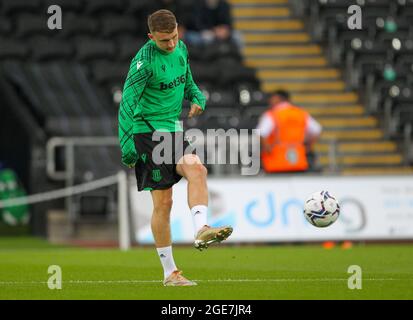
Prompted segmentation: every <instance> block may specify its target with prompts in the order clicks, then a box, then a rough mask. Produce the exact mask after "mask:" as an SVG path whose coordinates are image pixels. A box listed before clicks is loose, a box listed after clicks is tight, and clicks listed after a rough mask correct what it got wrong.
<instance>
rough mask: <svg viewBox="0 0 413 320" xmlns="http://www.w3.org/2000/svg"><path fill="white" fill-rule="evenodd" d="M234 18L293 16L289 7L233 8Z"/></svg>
mask: <svg viewBox="0 0 413 320" xmlns="http://www.w3.org/2000/svg"><path fill="white" fill-rule="evenodd" d="M231 11H232V16H233V17H234V19H235V20H237V19H239V18H260V19H263V18H267V19H268V18H270V19H274V18H280V17H281V18H285V17H289V16H290V15H291V12H290V9H289V8H288V7H275V8H274V7H273V8H266V7H261V8H260V7H232V10H231Z"/></svg>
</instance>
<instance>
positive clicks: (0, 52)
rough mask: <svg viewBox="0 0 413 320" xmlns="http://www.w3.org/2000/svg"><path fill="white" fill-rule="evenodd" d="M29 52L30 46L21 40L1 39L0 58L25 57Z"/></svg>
mask: <svg viewBox="0 0 413 320" xmlns="http://www.w3.org/2000/svg"><path fill="white" fill-rule="evenodd" d="M28 54H29V48H28V46H27V45H26V44H24V43H22V42H21V41H16V40H6V39H0V60H7V59H13V60H14V59H25V58H27V56H28Z"/></svg>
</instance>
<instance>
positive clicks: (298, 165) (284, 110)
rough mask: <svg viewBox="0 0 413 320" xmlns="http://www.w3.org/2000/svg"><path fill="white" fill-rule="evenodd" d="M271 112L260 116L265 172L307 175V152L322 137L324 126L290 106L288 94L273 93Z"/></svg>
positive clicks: (259, 127)
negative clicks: (303, 173) (301, 172)
mask: <svg viewBox="0 0 413 320" xmlns="http://www.w3.org/2000/svg"><path fill="white" fill-rule="evenodd" d="M269 104H270V108H269V109H268V110H267V111H266V112H265V113H264V114H263V115H262V116H261V119H260V121H259V123H258V127H257V129H259V130H260V131H259V132H260V137H261V166H262V168H263V169H264V171H265V172H268V173H273V172H299V171H307V170H308V169H309V163H308V159H307V152H308V150H309V149H311V146H312V145H313V143H314V142H315V141H316V140H317V139H318V137H319V136H320V134H321V131H322V128H321V125H320V124H319V123H318V122H317V121H316V120H315V119H314V118H313V117H311V116H310V114H309V113H308V112H306V111H305V110H303V109H302V108H300V107H297V106H295V105H293V104H292V103H291V102H290V95H289V93H288V92H287V91H285V90H277V91H275V92H273V93H272V94H271V96H270V98H269Z"/></svg>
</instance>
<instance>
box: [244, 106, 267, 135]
mask: <svg viewBox="0 0 413 320" xmlns="http://www.w3.org/2000/svg"><path fill="white" fill-rule="evenodd" d="M267 109H268V108H267V107H266V106H261V107H249V108H246V109H245V110H244V111H243V113H242V121H241V124H240V128H241V129H249V130H252V129H255V128H256V127H257V125H258V121H259V119H260V117H261V116H262V115H263V114H264V112H265V111H267Z"/></svg>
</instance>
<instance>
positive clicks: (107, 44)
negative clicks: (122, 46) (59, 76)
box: [76, 38, 116, 61]
mask: <svg viewBox="0 0 413 320" xmlns="http://www.w3.org/2000/svg"><path fill="white" fill-rule="evenodd" d="M115 53H116V48H115V45H114V43H113V42H111V41H108V40H95V39H85V38H82V39H80V40H77V41H76V56H77V59H78V60H79V61H89V60H96V59H108V60H110V59H113V57H114V56H115Z"/></svg>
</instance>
